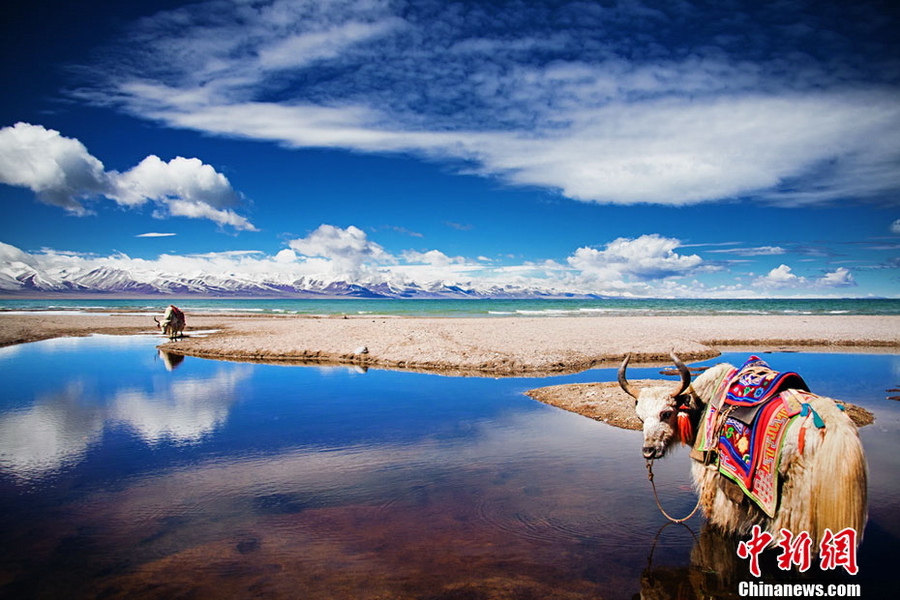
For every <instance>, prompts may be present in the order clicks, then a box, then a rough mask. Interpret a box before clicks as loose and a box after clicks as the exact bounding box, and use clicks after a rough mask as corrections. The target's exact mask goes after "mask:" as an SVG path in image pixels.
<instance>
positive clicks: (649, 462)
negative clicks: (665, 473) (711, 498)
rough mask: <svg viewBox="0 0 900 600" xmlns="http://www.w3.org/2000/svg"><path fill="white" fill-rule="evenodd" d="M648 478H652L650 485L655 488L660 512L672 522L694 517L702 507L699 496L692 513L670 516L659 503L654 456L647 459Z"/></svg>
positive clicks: (654, 495) (654, 493) (680, 521)
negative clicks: (654, 478)
mask: <svg viewBox="0 0 900 600" xmlns="http://www.w3.org/2000/svg"><path fill="white" fill-rule="evenodd" d="M647 479H649V480H650V486H651V487H652V488H653V499H654V500H656V507H657V508H658V509H659V512H661V513H662V514H663V516H664V517H665V518H667V519H668V520H670V521H671V522H673V523H684V522H685V521H687V520H688V519H690V518H691V517H693V516H694V515H695V514H696V512H697V509H698V508H700V498H697V505H696V506H695V507H694V510H692V511H691V514H689V515H688V516H686V517H684V518H683V519H674V518H672V517H670V516H669V513H667V512H666V511H665V510H664V509H663V507H662V504H660V503H659V496H658V495H657V494H656V484H655V483H654V482H653V459H652V458H648V459H647Z"/></svg>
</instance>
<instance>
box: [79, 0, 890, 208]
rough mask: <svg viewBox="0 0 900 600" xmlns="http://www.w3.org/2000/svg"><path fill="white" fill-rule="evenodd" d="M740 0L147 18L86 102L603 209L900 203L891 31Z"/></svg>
mask: <svg viewBox="0 0 900 600" xmlns="http://www.w3.org/2000/svg"><path fill="white" fill-rule="evenodd" d="M739 4H740V5H741V10H742V11H743V12H744V13H746V14H749V15H752V17H751V18H747V19H743V20H737V19H734V14H735V9H732V8H728V9H726V8H725V7H724V6H723V7H722V8H719V7H711V6H709V5H708V4H704V5H703V6H702V7H701V6H700V5H698V4H695V3H693V2H680V3H677V5H675V4H673V5H671V6H667V7H664V8H662V9H657V8H653V9H651V8H649V7H647V6H645V5H644V4H643V3H641V2H629V3H617V4H615V5H614V6H610V7H604V6H601V5H599V4H591V3H572V4H567V5H558V6H557V5H553V6H545V5H543V4H540V3H538V4H533V5H532V4H529V5H527V6H519V5H516V6H513V5H507V4H504V3H486V4H485V3H481V4H478V3H474V4H469V5H466V6H459V5H452V6H451V5H442V4H440V3H438V4H433V3H425V4H422V5H418V4H415V3H414V4H412V5H404V7H403V8H402V9H400V8H399V5H396V4H395V3H393V2H388V1H381V0H359V1H355V0H340V1H335V2H328V3H321V2H314V1H312V0H274V1H273V2H271V3H268V4H266V5H261V6H255V5H254V7H252V8H251V7H249V6H247V5H246V4H245V3H233V4H232V3H227V2H224V3H223V2H216V3H198V4H193V5H188V6H185V7H181V8H178V9H176V10H173V11H167V12H162V13H159V14H157V15H155V16H153V17H150V18H147V19H144V20H142V21H141V22H140V23H139V24H137V25H135V27H134V29H133V31H132V38H131V40H130V41H132V42H134V43H133V44H130V45H129V44H123V46H122V47H120V48H116V49H111V51H110V52H109V56H112V57H115V59H114V60H113V61H111V62H110V63H108V64H105V65H99V66H97V68H95V69H94V72H97V73H101V74H102V75H103V77H102V78H101V81H100V82H99V83H98V84H97V85H95V86H93V87H91V88H85V89H82V90H81V91H80V95H81V97H83V98H87V99H89V100H91V101H93V102H96V103H101V104H105V105H109V104H112V105H115V106H118V107H120V108H121V109H122V110H125V111H127V112H129V113H131V114H134V115H137V116H139V117H143V118H147V119H152V120H154V121H158V122H162V123H166V124H168V125H171V126H174V127H179V128H190V129H194V130H197V131H202V132H208V133H214V134H218V135H228V136H234V137H241V138H253V139H264V140H270V141H273V142H276V143H279V144H282V145H284V146H287V147H298V148H299V147H327V148H344V149H349V150H353V151H363V152H412V153H415V154H417V155H419V156H422V157H426V158H430V159H438V160H447V159H449V160H452V161H454V162H455V163H458V161H459V160H463V161H465V165H466V169H467V172H473V173H480V174H482V175H486V176H491V177H499V178H502V179H504V180H505V181H508V182H510V183H512V184H516V185H527V186H540V187H543V188H551V189H554V190H559V191H560V192H561V193H562V194H564V195H565V196H568V197H570V198H573V199H577V200H582V201H588V202H605V203H620V204H631V203H660V204H672V205H682V204H689V203H698V202H707V201H715V200H721V199H734V198H743V197H748V196H755V197H759V198H763V199H765V200H767V201H769V202H774V203H780V204H786V205H802V204H809V203H817V202H828V201H834V200H837V199H846V198H868V197H879V196H880V197H885V198H891V197H895V196H896V191H897V190H898V189H900V169H898V168H897V167H898V164H900V102H898V98H900V93H898V92H897V90H896V87H895V86H894V82H893V81H892V80H889V77H888V75H886V74H888V73H892V72H895V71H894V69H893V67H892V65H890V64H887V63H885V59H884V58H883V57H886V56H893V54H891V53H890V52H888V51H886V50H887V48H889V47H892V46H888V45H887V44H890V43H892V42H891V41H890V40H891V39H892V38H891V37H890V36H891V35H892V31H893V29H895V25H896V20H895V19H894V18H893V17H892V16H891V15H888V14H881V13H879V12H878V10H877V9H875V8H873V7H871V6H869V5H866V6H865V7H864V8H860V9H859V11H858V12H859V14H858V15H857V19H838V20H835V19H829V18H827V17H813V16H811V15H809V14H807V13H804V12H803V11H802V10H801V9H799V8H797V7H795V6H793V5H791V4H790V3H782V5H779V6H778V7H772V8H770V9H765V10H764V9H762V8H759V7H758V6H757V3H753V2H740V3H739ZM213 13H214V14H215V15H216V18H214V19H212V18H209V15H210V14H213ZM826 13H827V11H823V13H822V14H823V15H824V14H826ZM810 19H819V21H814V22H809V20H810ZM738 21H740V23H738ZM791 22H800V23H806V24H808V26H805V27H804V28H803V29H804V30H805V31H807V37H804V36H802V35H799V34H798V33H797V31H796V30H790V31H788V30H786V29H785V27H784V26H783V23H791ZM807 22H808V23H807ZM573 24H577V26H576V25H573ZM673 28H674V29H673ZM689 28H690V31H691V32H692V35H681V34H674V33H673V31H676V30H677V31H686V30H688V29H689ZM239 31H240V32H241V35H236V34H237V32H239ZM713 32H715V33H713ZM876 32H877V35H876ZM809 36H812V37H811V38H810V37H809ZM879 36H881V37H879ZM844 38H846V39H865V41H866V44H858V45H856V46H855V47H854V46H853V45H852V44H843V45H839V44H836V43H835V40H838V39H844ZM813 40H814V41H815V43H813ZM132 47H135V48H140V49H141V50H140V54H137V53H135V52H134V51H133V50H132V49H131V48H132ZM852 48H855V49H852ZM122 56H124V57H126V58H127V59H128V60H119V59H120V58H121V57H122Z"/></svg>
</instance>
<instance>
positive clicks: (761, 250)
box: [709, 246, 787, 256]
mask: <svg viewBox="0 0 900 600" xmlns="http://www.w3.org/2000/svg"><path fill="white" fill-rule="evenodd" d="M709 252H714V253H718V254H737V255H739V256H776V255H779V254H784V253H785V252H787V251H786V250H785V249H784V248H782V247H781V246H757V247H755V248H725V249H719V250H709Z"/></svg>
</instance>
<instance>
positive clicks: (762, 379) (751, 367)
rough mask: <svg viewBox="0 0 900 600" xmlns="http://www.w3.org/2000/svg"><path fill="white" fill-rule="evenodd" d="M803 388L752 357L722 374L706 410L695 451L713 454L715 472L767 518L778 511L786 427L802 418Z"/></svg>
mask: <svg viewBox="0 0 900 600" xmlns="http://www.w3.org/2000/svg"><path fill="white" fill-rule="evenodd" d="M808 389H809V388H808V387H807V386H806V383H805V382H804V381H803V379H802V378H801V377H800V376H799V375H797V374H796V373H790V372H788V373H778V372H777V371H773V370H772V369H771V368H769V365H767V364H766V363H765V362H764V361H762V360H760V359H759V357H756V356H751V357H750V358H749V359H748V360H747V362H745V363H744V364H743V366H741V367H740V368H738V369H732V370H730V371H729V372H726V373H725V375H724V377H723V378H722V380H721V381H720V382H719V384H718V387H717V390H716V393H715V394H714V395H713V398H712V400H711V401H710V402H709V404H708V405H707V407H706V411H705V412H704V414H703V416H702V418H701V421H700V431H699V432H698V435H697V442H696V445H695V449H696V450H700V451H703V452H708V451H715V452H716V454H717V456H718V468H719V472H720V473H721V474H722V475H724V476H725V477H728V478H729V479H731V480H732V481H734V482H735V483H737V485H738V486H739V487H740V488H741V490H742V491H743V492H744V494H746V495H747V496H748V497H749V498H750V499H751V500H753V501H754V502H755V503H756V504H757V505H758V506H759V507H760V508H761V509H762V510H763V511H764V512H765V513H766V514H767V515H769V517H773V516H774V515H775V509H776V508H777V507H778V463H779V460H780V454H781V445H782V443H783V441H784V434H785V432H786V431H787V426H788V424H789V423H790V422H791V421H792V420H793V419H794V418H795V417H796V416H797V415H799V414H801V413H803V414H806V410H805V409H804V404H806V397H807V394H806V393H805V392H808Z"/></svg>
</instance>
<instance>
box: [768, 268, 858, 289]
mask: <svg viewBox="0 0 900 600" xmlns="http://www.w3.org/2000/svg"><path fill="white" fill-rule="evenodd" d="M754 285H757V286H760V287H762V288H765V289H799V288H806V289H810V290H816V289H827V288H841V287H854V286H856V280H855V279H854V278H853V274H852V273H851V272H850V270H849V269H846V268H844V267H838V268H837V269H835V270H834V271H831V272H828V273H825V274H824V275H823V276H822V277H820V278H818V279H812V280H810V279H808V278H806V277H803V276H800V275H797V274H795V273H794V272H793V269H792V268H791V267H789V266H788V265H785V264H782V265H779V266H777V267H775V268H774V269H772V270H771V271H769V272H768V273H767V274H766V275H764V276H763V277H759V278H757V279H756V280H755V281H754Z"/></svg>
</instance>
